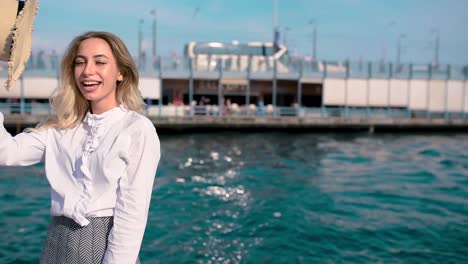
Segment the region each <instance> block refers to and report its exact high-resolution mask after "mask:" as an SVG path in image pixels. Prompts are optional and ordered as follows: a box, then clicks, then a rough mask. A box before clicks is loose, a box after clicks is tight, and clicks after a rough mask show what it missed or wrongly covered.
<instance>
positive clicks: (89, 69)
mask: <svg viewBox="0 0 468 264" xmlns="http://www.w3.org/2000/svg"><path fill="white" fill-rule="evenodd" d="M94 66H95V65H94V63H93V62H87V63H86V65H85V68H84V69H83V73H84V74H86V75H90V74H93V73H94V70H95V67H94Z"/></svg>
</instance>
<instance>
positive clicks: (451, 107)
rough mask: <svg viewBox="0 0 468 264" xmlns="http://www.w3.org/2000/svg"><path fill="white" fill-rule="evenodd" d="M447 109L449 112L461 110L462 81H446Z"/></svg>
mask: <svg viewBox="0 0 468 264" xmlns="http://www.w3.org/2000/svg"><path fill="white" fill-rule="evenodd" d="M447 87H448V88H447V92H448V93H447V97H448V99H447V110H448V111H450V112H462V111H463V103H464V102H463V90H464V89H465V88H464V87H463V82H462V81H448V82H447Z"/></svg>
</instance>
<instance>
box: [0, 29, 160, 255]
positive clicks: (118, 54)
mask: <svg viewBox="0 0 468 264" xmlns="http://www.w3.org/2000/svg"><path fill="white" fill-rule="evenodd" d="M51 104H52V106H53V108H54V110H55V112H56V116H55V117H54V118H52V119H50V120H49V121H47V122H45V123H44V124H42V125H41V126H39V127H38V128H35V129H31V130H29V131H27V132H24V133H21V134H18V135H16V136H15V137H12V136H11V135H10V134H9V133H8V132H7V131H6V130H5V128H4V127H3V115H2V114H0V123H1V124H2V125H1V126H0V165H3V166H26V165H32V164H35V163H38V162H41V161H43V162H44V163H45V171H46V176H47V179H48V181H49V183H50V186H51V213H52V216H53V217H52V221H51V224H50V226H49V230H48V233H47V239H46V242H45V245H44V249H43V252H42V256H41V263H132V264H133V263H139V259H138V254H139V250H140V246H141V242H142V239H143V234H144V231H145V227H146V222H147V217H148V209H149V204H150V200H151V193H152V190H153V183H154V178H155V174H156V168H157V165H158V162H159V159H160V146H159V139H158V136H157V134H156V130H155V128H154V126H153V124H152V123H151V122H150V121H149V120H148V119H147V118H146V117H144V116H143V115H141V114H140V112H141V111H142V108H143V101H142V99H141V96H140V92H139V90H138V72H137V69H136V65H135V63H134V61H133V59H132V57H131V56H130V53H129V52H128V50H127V48H126V46H125V44H124V43H123V42H122V40H120V39H119V38H118V37H117V36H115V35H113V34H111V33H107V32H88V33H85V34H83V35H80V36H78V37H76V38H75V39H74V40H73V41H72V42H71V44H70V45H69V47H68V50H67V51H66V53H65V55H64V58H63V61H62V65H61V82H60V87H59V89H58V91H57V93H56V95H55V96H54V97H53V98H52V99H51Z"/></svg>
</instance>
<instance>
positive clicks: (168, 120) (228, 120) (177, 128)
mask: <svg viewBox="0 0 468 264" xmlns="http://www.w3.org/2000/svg"><path fill="white" fill-rule="evenodd" d="M46 118H47V116H45V115H25V116H20V115H17V114H13V115H12V114H7V115H5V122H4V125H5V127H6V128H7V129H8V130H9V131H10V132H12V133H19V132H21V131H23V130H24V129H25V128H27V127H35V126H36V125H37V124H39V123H40V122H42V121H44V120H45V119H46ZM148 118H149V119H150V120H151V121H152V122H153V124H154V125H155V127H156V129H157V130H158V131H161V132H188V133H190V132H197V131H226V130H238V131H259V132H265V131H271V132H272V131H291V132H300V131H303V132H330V131H333V132H361V131H363V132H370V133H374V132H376V133H378V132H389V131H391V132H433V131H453V132H460V131H468V119H464V118H452V119H446V118H390V117H370V118H364V117H310V116H308V117H297V116H287V117H286V116H148Z"/></svg>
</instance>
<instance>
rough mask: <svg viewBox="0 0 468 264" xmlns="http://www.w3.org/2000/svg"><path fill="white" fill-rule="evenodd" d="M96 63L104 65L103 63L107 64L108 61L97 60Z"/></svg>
mask: <svg viewBox="0 0 468 264" xmlns="http://www.w3.org/2000/svg"><path fill="white" fill-rule="evenodd" d="M96 64H101V65H102V64H106V62H105V61H96Z"/></svg>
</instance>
